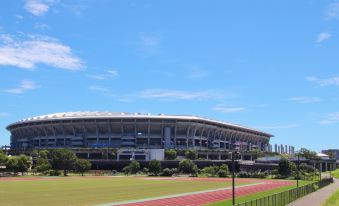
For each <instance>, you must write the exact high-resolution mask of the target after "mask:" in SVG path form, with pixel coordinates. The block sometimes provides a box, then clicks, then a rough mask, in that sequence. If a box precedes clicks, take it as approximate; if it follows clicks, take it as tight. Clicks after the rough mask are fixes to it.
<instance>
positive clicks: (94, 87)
mask: <svg viewBox="0 0 339 206" xmlns="http://www.w3.org/2000/svg"><path fill="white" fill-rule="evenodd" d="M88 89H89V90H92V91H97V92H108V91H109V89H108V88H106V87H101V86H89V87H88Z"/></svg>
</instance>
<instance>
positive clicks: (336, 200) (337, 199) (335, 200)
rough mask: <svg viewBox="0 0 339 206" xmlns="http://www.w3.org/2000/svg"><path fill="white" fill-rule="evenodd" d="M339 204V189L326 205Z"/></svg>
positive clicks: (336, 205) (333, 205) (335, 205)
mask: <svg viewBox="0 0 339 206" xmlns="http://www.w3.org/2000/svg"><path fill="white" fill-rule="evenodd" d="M338 205H339V189H338V190H337V191H336V192H334V193H333V194H332V195H331V196H330V197H329V198H328V199H327V200H326V202H325V204H324V206H338Z"/></svg>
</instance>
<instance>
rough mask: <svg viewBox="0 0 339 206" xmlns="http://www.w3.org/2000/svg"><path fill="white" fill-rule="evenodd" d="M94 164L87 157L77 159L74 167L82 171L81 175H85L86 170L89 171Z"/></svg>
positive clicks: (79, 171)
mask: <svg viewBox="0 0 339 206" xmlns="http://www.w3.org/2000/svg"><path fill="white" fill-rule="evenodd" d="M91 166H92V164H91V163H90V162H89V161H88V160H85V159H76V161H75V165H74V169H75V171H76V172H78V173H81V176H84V172H87V171H88V170H90V169H91Z"/></svg>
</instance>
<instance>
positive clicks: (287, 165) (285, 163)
mask: <svg viewBox="0 0 339 206" xmlns="http://www.w3.org/2000/svg"><path fill="white" fill-rule="evenodd" d="M278 172H279V174H280V175H281V176H282V177H289V176H290V175H291V174H292V169H291V162H290V161H289V160H288V159H286V158H281V159H280V161H279V167H278Z"/></svg>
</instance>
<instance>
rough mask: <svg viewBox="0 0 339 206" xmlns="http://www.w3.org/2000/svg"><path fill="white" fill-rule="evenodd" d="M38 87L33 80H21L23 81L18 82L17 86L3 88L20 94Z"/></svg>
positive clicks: (7, 91) (8, 91)
mask: <svg viewBox="0 0 339 206" xmlns="http://www.w3.org/2000/svg"><path fill="white" fill-rule="evenodd" d="M39 87H40V85H37V84H36V83H35V82H34V81H30V80H23V81H21V82H20V85H19V86H18V87H15V88H11V89H6V90H4V92H6V93H11V94H22V93H24V92H26V91H29V90H34V89H37V88H39Z"/></svg>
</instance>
